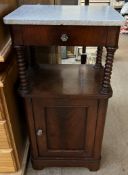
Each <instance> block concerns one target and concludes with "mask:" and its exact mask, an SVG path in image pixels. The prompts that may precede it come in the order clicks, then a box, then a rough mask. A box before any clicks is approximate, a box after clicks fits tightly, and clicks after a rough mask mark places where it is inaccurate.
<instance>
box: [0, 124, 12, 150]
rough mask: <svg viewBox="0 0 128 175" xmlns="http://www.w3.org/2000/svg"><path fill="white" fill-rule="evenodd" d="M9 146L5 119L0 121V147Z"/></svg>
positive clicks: (5, 147)
mask: <svg viewBox="0 0 128 175" xmlns="http://www.w3.org/2000/svg"><path fill="white" fill-rule="evenodd" d="M7 148H10V143H9V133H8V128H7V123H6V121H0V149H7Z"/></svg>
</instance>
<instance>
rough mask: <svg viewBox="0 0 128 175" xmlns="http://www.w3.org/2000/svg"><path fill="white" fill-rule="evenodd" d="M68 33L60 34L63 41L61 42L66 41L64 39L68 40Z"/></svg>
mask: <svg viewBox="0 0 128 175" xmlns="http://www.w3.org/2000/svg"><path fill="white" fill-rule="evenodd" d="M68 38H69V37H68V35H67V34H62V35H61V41H63V42H66V41H68Z"/></svg>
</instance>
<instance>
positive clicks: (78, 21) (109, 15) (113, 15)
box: [4, 5, 124, 26]
mask: <svg viewBox="0 0 128 175" xmlns="http://www.w3.org/2000/svg"><path fill="white" fill-rule="evenodd" d="M4 23H5V24H19V25H88V26H97V25H98V26H121V25H122V24H123V23H124V18H123V17H122V16H121V15H120V14H119V13H118V12H117V11H116V10H114V9H113V8H112V7H110V6H75V5H73V6H72V5H71V6H66V5H23V6H21V7H19V8H17V9H16V10H15V11H13V12H12V13H10V14H9V15H7V16H5V17H4Z"/></svg>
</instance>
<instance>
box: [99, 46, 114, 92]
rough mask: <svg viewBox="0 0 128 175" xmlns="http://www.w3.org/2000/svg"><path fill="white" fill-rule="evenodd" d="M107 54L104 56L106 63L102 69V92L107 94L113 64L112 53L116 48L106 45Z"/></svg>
mask: <svg viewBox="0 0 128 175" xmlns="http://www.w3.org/2000/svg"><path fill="white" fill-rule="evenodd" d="M106 49H107V56H106V64H105V69H104V77H103V82H102V89H101V93H102V94H108V93H109V90H110V80H111V74H112V66H113V59H114V53H115V51H116V49H117V48H114V47H107V48H106Z"/></svg>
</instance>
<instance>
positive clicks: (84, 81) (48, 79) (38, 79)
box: [25, 65, 112, 98]
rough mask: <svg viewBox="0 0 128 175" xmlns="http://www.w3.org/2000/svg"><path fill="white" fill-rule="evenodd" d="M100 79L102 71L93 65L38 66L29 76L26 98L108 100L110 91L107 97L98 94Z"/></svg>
mask: <svg viewBox="0 0 128 175" xmlns="http://www.w3.org/2000/svg"><path fill="white" fill-rule="evenodd" d="M102 77H103V69H99V70H98V69H95V68H94V66H93V65H40V67H39V69H38V70H36V72H34V73H32V74H30V81H31V82H32V85H31V91H30V93H29V94H28V95H27V96H31V97H32V96H33V97H34V96H36V97H47V98H48V97H49V98H50V97H56V98H57V97H59V98H62V97H66V96H74V97H75V96H77V97H78V96H80V97H81V96H82V97H89V98H90V97H93V98H97V97H98V98H108V97H110V96H111V95H112V89H111V90H110V93H109V94H108V95H101V94H100V90H101V83H102ZM25 96H26V95H25Z"/></svg>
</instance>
